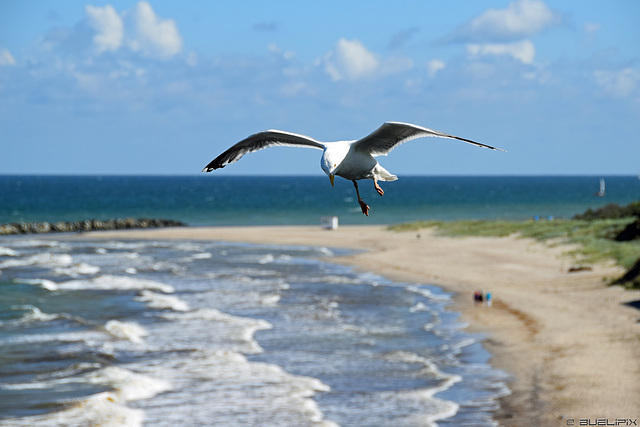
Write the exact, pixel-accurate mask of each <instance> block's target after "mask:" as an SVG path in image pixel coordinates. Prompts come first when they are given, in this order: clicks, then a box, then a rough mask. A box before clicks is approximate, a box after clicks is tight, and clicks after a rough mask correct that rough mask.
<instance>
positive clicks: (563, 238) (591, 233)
mask: <svg viewBox="0 0 640 427" xmlns="http://www.w3.org/2000/svg"><path fill="white" fill-rule="evenodd" d="M633 220H634V218H623V219H602V220H594V221H586V220H554V221H499V220H496V221H452V222H449V221H418V222H412V223H406V224H398V225H393V226H390V227H389V229H390V230H393V231H398V232H402V231H418V230H420V229H424V228H435V230H436V233H437V234H440V235H445V236H490V237H504V236H509V235H517V236H519V237H529V238H533V239H536V240H539V241H542V242H546V243H548V244H552V245H557V244H563V243H567V244H577V245H578V249H575V250H572V251H570V252H568V253H569V255H572V256H573V257H574V258H575V259H576V262H579V263H581V264H582V265H585V264H587V265H588V264H595V263H599V262H604V261H608V260H614V261H615V262H616V263H617V264H619V265H620V266H622V267H624V268H625V269H629V268H630V267H631V266H632V265H633V264H634V263H635V262H636V260H637V259H638V257H639V256H640V241H638V240H635V241H630V242H618V241H616V240H613V239H612V238H613V237H614V236H615V235H616V234H617V233H618V232H620V231H621V230H622V229H623V228H624V227H625V226H626V225H627V224H629V223H630V222H631V221H633Z"/></svg>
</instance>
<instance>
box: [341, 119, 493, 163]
mask: <svg viewBox="0 0 640 427" xmlns="http://www.w3.org/2000/svg"><path fill="white" fill-rule="evenodd" d="M423 136H438V137H440V138H449V139H457V140H459V141H464V142H468V143H469V144H473V145H477V146H478V147H485V148H490V149H492V150H500V151H504V150H501V149H500V148H496V147H492V146H490V145H485V144H481V143H479V142H475V141H471V140H470V139H464V138H460V137H459V136H453V135H449V134H447V133H444V132H440V131H437V130H433V129H427V128H423V127H422V126H416V125H412V124H409V123H399V122H386V123H385V124H383V125H382V126H380V127H379V128H378V129H376V130H375V131H374V132H373V133H371V134H370V135H367V136H365V137H364V138H362V139H360V140H358V141H357V142H356V143H354V146H353V148H354V149H356V150H360V151H365V152H368V153H369V154H371V155H372V156H386V155H387V154H389V153H390V152H391V150H393V149H394V148H396V147H397V146H398V145H400V144H404V143H405V142H407V141H411V140H412V139H416V138H422V137H423Z"/></svg>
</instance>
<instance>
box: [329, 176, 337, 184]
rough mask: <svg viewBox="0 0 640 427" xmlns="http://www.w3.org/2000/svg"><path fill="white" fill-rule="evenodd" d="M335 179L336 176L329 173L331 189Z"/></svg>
mask: <svg viewBox="0 0 640 427" xmlns="http://www.w3.org/2000/svg"><path fill="white" fill-rule="evenodd" d="M335 177H336V175H335V174H333V173H330V174H329V181H331V186H332V187H334V185H333V180H334V179H335Z"/></svg>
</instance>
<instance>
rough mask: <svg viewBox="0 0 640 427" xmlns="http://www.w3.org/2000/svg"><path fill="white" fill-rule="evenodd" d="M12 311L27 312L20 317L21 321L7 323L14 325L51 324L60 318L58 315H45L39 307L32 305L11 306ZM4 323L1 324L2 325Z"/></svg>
mask: <svg viewBox="0 0 640 427" xmlns="http://www.w3.org/2000/svg"><path fill="white" fill-rule="evenodd" d="M11 309H12V310H26V311H27V312H26V313H25V314H24V315H23V316H22V317H20V318H19V319H15V320H11V321H8V322H6V323H12V324H14V325H22V324H30V323H39V322H50V321H52V320H55V319H58V318H60V316H59V315H57V314H49V313H43V312H42V311H41V310H40V309H39V308H38V307H36V306H35V305H31V304H25V305H13V306H11ZM2 323H4V322H0V324H2Z"/></svg>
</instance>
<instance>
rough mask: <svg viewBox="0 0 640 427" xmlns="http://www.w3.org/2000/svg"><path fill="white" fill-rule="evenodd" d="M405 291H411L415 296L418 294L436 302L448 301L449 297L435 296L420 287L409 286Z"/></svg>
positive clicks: (444, 295) (443, 295) (445, 295)
mask: <svg viewBox="0 0 640 427" xmlns="http://www.w3.org/2000/svg"><path fill="white" fill-rule="evenodd" d="M407 290H408V291H411V292H415V293H417V294H420V295H422V296H425V297H427V298H429V299H432V300H437V301H450V300H451V297H450V296H449V295H447V294H435V293H433V292H432V291H431V290H429V289H426V288H423V287H421V286H416V285H410V286H407Z"/></svg>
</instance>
